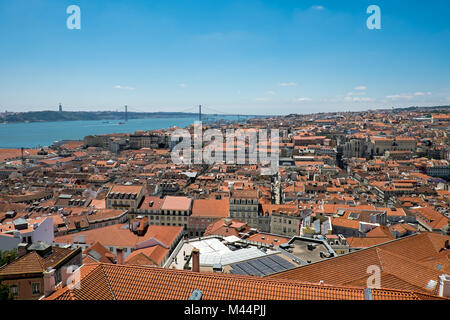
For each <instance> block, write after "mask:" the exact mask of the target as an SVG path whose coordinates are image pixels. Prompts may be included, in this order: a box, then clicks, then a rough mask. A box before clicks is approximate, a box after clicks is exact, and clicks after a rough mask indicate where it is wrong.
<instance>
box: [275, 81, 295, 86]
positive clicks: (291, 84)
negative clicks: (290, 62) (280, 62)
mask: <svg viewBox="0 0 450 320" xmlns="http://www.w3.org/2000/svg"><path fill="white" fill-rule="evenodd" d="M278 85H279V86H280V87H295V86H296V85H297V83H296V82H282V83H279V84H278Z"/></svg>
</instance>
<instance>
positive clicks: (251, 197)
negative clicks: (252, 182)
mask: <svg viewBox="0 0 450 320" xmlns="http://www.w3.org/2000/svg"><path fill="white" fill-rule="evenodd" d="M229 210H230V214H229V216H230V218H232V219H237V220H241V221H247V223H248V225H249V226H251V227H253V228H258V226H259V219H258V218H259V212H258V191H257V190H253V189H241V190H234V191H232V192H231V196H230V208H229Z"/></svg>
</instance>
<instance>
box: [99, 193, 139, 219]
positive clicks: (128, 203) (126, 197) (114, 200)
mask: <svg viewBox="0 0 450 320" xmlns="http://www.w3.org/2000/svg"><path fill="white" fill-rule="evenodd" d="M144 194H145V188H144V187H143V186H136V185H129V186H124V185H113V187H112V188H111V189H110V190H109V192H108V194H107V195H106V208H107V209H120V210H128V212H129V213H130V215H131V218H134V216H135V213H136V210H137V208H138V206H139V205H140V203H141V201H142V198H143V197H144Z"/></svg>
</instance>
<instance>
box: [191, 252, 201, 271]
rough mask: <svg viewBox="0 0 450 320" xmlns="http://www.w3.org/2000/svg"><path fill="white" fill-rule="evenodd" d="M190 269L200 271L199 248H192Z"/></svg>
mask: <svg viewBox="0 0 450 320" xmlns="http://www.w3.org/2000/svg"><path fill="white" fill-rule="evenodd" d="M191 254H192V271H194V272H200V250H198V249H194V250H192V253H191Z"/></svg>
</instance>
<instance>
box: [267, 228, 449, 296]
mask: <svg viewBox="0 0 450 320" xmlns="http://www.w3.org/2000/svg"><path fill="white" fill-rule="evenodd" d="M449 239H450V237H449V236H443V235H440V234H436V233H430V232H426V233H422V234H416V235H412V236H408V237H404V238H401V239H397V240H393V241H389V242H386V243H383V244H380V245H376V246H374V247H370V248H367V249H362V250H359V251H355V252H352V253H349V254H345V255H341V256H338V257H334V258H331V259H327V260H324V261H319V262H316V263H312V264H310V265H307V266H302V267H299V268H295V269H292V270H288V271H285V272H280V273H278V274H273V275H270V276H269V278H277V279H292V280H300V279H302V280H304V281H310V282H313V283H318V282H319V281H321V280H322V281H324V283H326V284H333V285H355V286H366V281H367V278H368V277H369V276H370V275H371V273H367V268H368V267H369V266H378V267H379V268H380V271H381V287H383V288H392V289H401V290H414V291H418V292H423V293H433V294H436V292H437V291H436V290H437V289H438V287H437V286H436V288H434V290H432V291H430V290H428V289H426V286H427V284H428V282H429V281H430V280H434V281H437V282H438V283H439V275H441V274H443V273H445V270H447V268H449V265H450V257H449V253H448V251H447V250H445V249H444V248H445V241H448V240H449ZM439 265H440V266H439Z"/></svg>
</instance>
